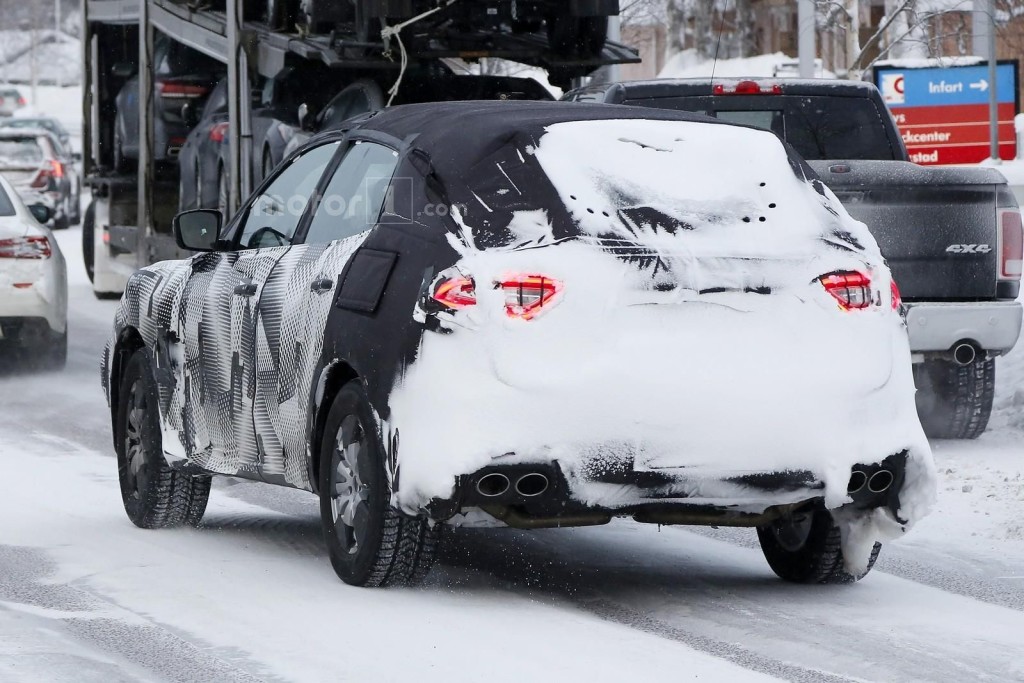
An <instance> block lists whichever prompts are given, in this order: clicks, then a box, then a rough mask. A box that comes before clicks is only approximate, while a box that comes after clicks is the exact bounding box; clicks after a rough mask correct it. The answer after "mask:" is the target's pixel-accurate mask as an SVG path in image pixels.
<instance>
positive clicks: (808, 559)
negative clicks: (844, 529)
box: [757, 510, 882, 583]
mask: <svg viewBox="0 0 1024 683" xmlns="http://www.w3.org/2000/svg"><path fill="white" fill-rule="evenodd" d="M840 536H841V535H840V532H839V527H838V526H837V525H836V523H835V522H834V521H833V520H832V515H831V513H829V512H828V511H827V510H811V511H807V512H804V513H800V514H796V515H793V516H792V517H784V518H780V519H778V520H776V521H775V522H773V523H772V524H767V525H765V526H759V527H757V538H758V540H759V541H760V542H761V550H762V552H764V557H765V559H766V560H768V566H770V567H771V568H772V571H774V572H775V573H776V574H777V575H778V576H779V578H781V579H785V580H786V581H792V582H793V583H853V582H854V581H859V580H860V579H863V578H864V577H865V576H867V574H868V572H870V571H871V568H872V567H874V566H875V560H876V559H877V558H878V552H879V551H880V550H881V549H882V544H881V543H876V544H875V546H874V548H872V550H871V559H870V560H868V568H867V569H866V570H865V571H864V573H863V574H860V575H859V576H854V575H853V574H850V573H849V572H847V571H846V569H845V568H844V567H843V551H842V539H841V538H840Z"/></svg>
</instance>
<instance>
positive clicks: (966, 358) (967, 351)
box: [953, 342, 978, 365]
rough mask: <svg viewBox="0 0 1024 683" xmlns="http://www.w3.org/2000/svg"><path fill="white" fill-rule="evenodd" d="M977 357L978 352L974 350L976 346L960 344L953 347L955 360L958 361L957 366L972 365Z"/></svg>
mask: <svg viewBox="0 0 1024 683" xmlns="http://www.w3.org/2000/svg"><path fill="white" fill-rule="evenodd" d="M977 357H978V350H977V349H976V348H974V344H969V343H968V342H960V343H959V344H957V345H956V346H954V347H953V360H955V361H956V363H957V365H970V364H971V363H973V362H974V359H975V358H977Z"/></svg>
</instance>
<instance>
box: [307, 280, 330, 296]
mask: <svg viewBox="0 0 1024 683" xmlns="http://www.w3.org/2000/svg"><path fill="white" fill-rule="evenodd" d="M333 286H334V280H331V279H330V278H326V277H322V278H320V279H319V280H313V284H311V285H310V286H309V291H311V292H314V293H315V294H323V293H324V292H326V291H329V290H330V289H331V287H333Z"/></svg>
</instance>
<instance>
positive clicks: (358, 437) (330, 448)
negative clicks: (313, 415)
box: [319, 380, 441, 586]
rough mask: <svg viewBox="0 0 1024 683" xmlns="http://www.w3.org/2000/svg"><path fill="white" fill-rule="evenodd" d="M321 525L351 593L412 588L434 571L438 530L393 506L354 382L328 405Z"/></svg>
mask: <svg viewBox="0 0 1024 683" xmlns="http://www.w3.org/2000/svg"><path fill="white" fill-rule="evenodd" d="M319 482H320V517H321V520H322V523H323V528H324V537H325V539H326V542H327V550H328V554H329V556H330V558H331V565H332V566H333V567H334V571H335V572H336V573H337V574H338V576H339V577H340V578H341V580H342V581H344V582H345V583H348V584H352V585H354V586H389V585H414V584H417V583H419V582H420V581H422V580H423V577H425V576H426V574H427V572H428V571H429V570H430V567H431V565H432V564H433V563H434V558H435V554H436V551H437V544H438V541H439V538H440V531H441V527H440V525H434V526H431V525H430V523H429V522H428V521H427V520H426V519H424V518H422V517H411V516H409V515H407V514H405V513H403V512H401V511H399V510H397V509H395V508H394V507H393V506H392V505H391V486H390V484H389V483H388V477H387V474H386V472H385V471H384V447H383V445H382V444H381V440H380V433H379V431H378V427H377V422H376V420H375V418H374V414H373V410H372V409H371V408H370V402H369V400H368V399H367V397H366V392H365V390H364V389H363V386H362V384H361V383H360V382H359V381H358V380H353V381H351V382H349V383H348V384H346V385H345V386H344V387H342V389H341V391H339V392H338V395H337V396H336V397H335V399H334V402H333V403H332V404H331V409H330V412H329V413H328V415H327V422H326V424H325V426H324V436H323V441H322V443H321V447H320V478H319Z"/></svg>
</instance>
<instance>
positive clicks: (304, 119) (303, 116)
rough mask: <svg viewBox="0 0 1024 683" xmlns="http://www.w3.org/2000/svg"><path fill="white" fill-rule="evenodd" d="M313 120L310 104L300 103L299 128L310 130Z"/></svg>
mask: <svg viewBox="0 0 1024 683" xmlns="http://www.w3.org/2000/svg"><path fill="white" fill-rule="evenodd" d="M312 123H313V122H312V121H310V120H309V106H308V105H307V104H306V103H305V102H303V103H302V104H300V105H299V128H301V129H302V130H309V129H310V125H311V124H312Z"/></svg>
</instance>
